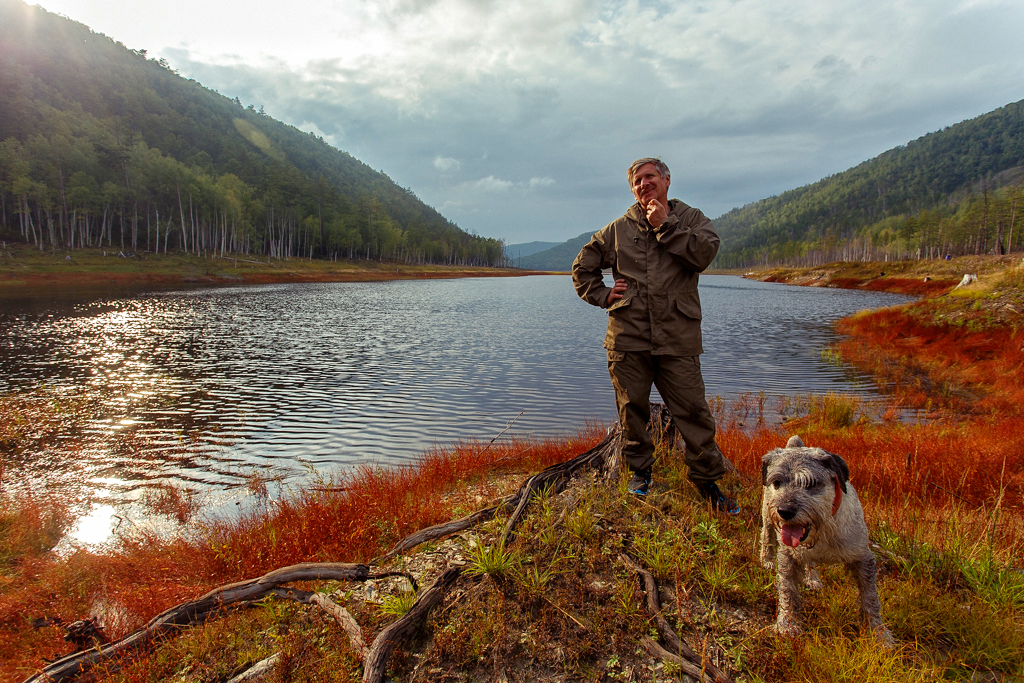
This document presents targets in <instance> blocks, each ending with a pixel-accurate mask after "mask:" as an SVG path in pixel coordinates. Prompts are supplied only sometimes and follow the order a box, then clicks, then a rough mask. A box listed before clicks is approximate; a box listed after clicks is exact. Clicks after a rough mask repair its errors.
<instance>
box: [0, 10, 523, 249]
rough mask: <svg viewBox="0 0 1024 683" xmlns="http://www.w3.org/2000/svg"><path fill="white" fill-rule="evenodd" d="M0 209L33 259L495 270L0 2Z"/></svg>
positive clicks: (276, 139)
mask: <svg viewBox="0 0 1024 683" xmlns="http://www.w3.org/2000/svg"><path fill="white" fill-rule="evenodd" d="M0 200H2V201H0V234H2V235H3V236H4V238H5V239H23V240H25V241H28V242H31V243H32V244H35V245H38V246H39V247H40V248H47V249H51V248H52V249H69V248H76V247H80V246H98V245H100V244H102V245H104V246H108V245H109V246H116V247H117V248H119V249H125V250H132V251H156V250H158V249H160V250H163V251H167V250H168V249H172V250H182V251H186V252H190V253H200V254H212V253H225V252H236V253H237V252H245V253H253V254H260V255H269V256H274V257H279V258H288V257H296V256H302V257H320V258H335V257H338V256H350V257H361V258H372V259H384V258H388V259H401V260H405V261H417V262H431V263H455V264H467V265H502V264H504V263H505V258H504V254H503V253H502V247H501V243H500V241H498V240H495V239H487V238H483V237H478V236H475V235H470V234H467V233H466V232H464V231H462V230H460V229H459V228H458V226H456V225H455V224H453V223H452V222H450V221H448V220H447V219H446V218H445V217H444V216H442V215H441V214H439V213H438V212H437V211H435V210H434V209H433V208H431V207H429V206H427V205H426V204H424V203H423V202H421V201H420V200H419V199H418V198H417V197H416V196H415V195H413V193H412V192H411V191H410V190H407V189H404V188H402V187H399V186H398V185H396V184H395V183H394V182H393V181H392V180H391V179H390V178H388V177H387V176H386V175H385V174H384V173H382V172H377V171H375V170H373V169H371V168H370V167H369V166H367V165H366V164H364V163H362V162H360V161H359V160H357V159H355V158H353V157H352V156H350V155H349V154H347V153H345V152H341V151H339V150H337V149H335V148H333V147H331V146H330V145H328V144H327V143H325V142H324V140H323V139H322V138H318V137H316V136H314V135H312V134H310V133H304V132H302V131H300V130H298V129H296V128H294V127H292V126H288V125H286V124H284V123H281V122H279V121H276V120H274V119H272V118H270V117H269V116H267V115H265V114H264V113H263V112H262V108H261V110H260V111H257V110H256V109H255V107H253V106H252V105H250V106H248V107H245V106H243V105H242V103H241V102H240V101H238V100H237V99H235V100H231V99H228V98H227V97H224V96H222V95H220V94H218V93H216V92H214V91H212V90H209V89H208V88H204V87H203V86H202V85H201V84H199V83H197V82H195V81H193V80H186V79H184V78H182V77H181V76H179V75H178V74H177V73H176V72H175V71H173V70H172V69H170V67H169V66H168V65H167V64H166V62H164V61H163V60H159V61H157V60H154V59H150V58H149V57H148V56H147V54H146V52H145V50H129V49H127V48H126V47H125V46H124V45H122V44H121V43H118V42H115V41H114V40H113V39H111V38H108V37H106V36H104V35H102V34H99V33H94V32H93V31H91V30H90V29H89V28H88V27H86V26H84V25H82V24H80V23H77V22H74V21H72V20H70V19H67V18H65V17H62V16H59V15H56V14H51V13H49V12H47V11H45V10H43V9H41V8H39V7H30V6H28V5H26V4H25V3H23V2H20V0H0Z"/></svg>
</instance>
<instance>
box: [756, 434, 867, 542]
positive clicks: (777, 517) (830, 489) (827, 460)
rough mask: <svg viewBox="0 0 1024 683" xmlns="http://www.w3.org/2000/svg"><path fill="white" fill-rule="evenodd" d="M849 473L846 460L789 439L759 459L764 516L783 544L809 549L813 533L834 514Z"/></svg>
mask: <svg viewBox="0 0 1024 683" xmlns="http://www.w3.org/2000/svg"><path fill="white" fill-rule="evenodd" d="M849 479H850V470H849V468H848V467H847V465H846V461H845V460H843V458H842V457H840V456H838V455H836V454H835V453H829V452H828V451H826V450H824V449H823V448H807V447H806V446H804V444H803V441H802V440H801V439H800V437H796V436H794V437H792V438H790V440H789V441H788V442H787V443H786V447H785V448H776V449H775V450H773V451H770V452H768V453H765V455H764V457H762V458H761V484H762V486H763V487H764V489H763V494H764V506H763V508H764V513H765V515H766V516H767V517H768V519H769V520H770V521H771V523H772V524H774V525H775V527H776V529H777V531H778V535H779V539H780V540H781V541H782V542H783V544H785V545H787V546H789V547H791V548H796V547H798V546H800V545H801V544H805V545H807V546H808V547H809V546H812V545H813V544H814V542H815V540H816V537H817V531H818V530H819V529H820V528H821V526H822V525H823V524H826V523H827V522H828V520H829V518H830V517H831V516H833V515H834V514H835V512H836V509H837V507H838V504H839V502H841V493H840V492H842V493H846V492H847V488H846V484H847V482H848V481H849Z"/></svg>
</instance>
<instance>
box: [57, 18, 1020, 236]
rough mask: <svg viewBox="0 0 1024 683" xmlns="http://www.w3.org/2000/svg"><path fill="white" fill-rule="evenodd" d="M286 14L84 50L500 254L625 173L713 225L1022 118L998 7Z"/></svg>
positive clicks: (608, 205)
mask: <svg viewBox="0 0 1024 683" xmlns="http://www.w3.org/2000/svg"><path fill="white" fill-rule="evenodd" d="M43 1H44V2H45V0H43ZM295 1H296V3H297V4H295V5H294V10H290V9H286V8H285V6H284V5H283V4H282V5H280V6H278V5H276V4H270V5H269V7H268V8H267V10H266V11H261V12H260V13H252V12H251V11H249V9H248V6H247V5H245V4H243V3H241V1H240V0H224V1H223V2H221V3H205V4H204V3H198V2H195V1H194V0H178V1H177V2H176V3H174V4H173V6H172V7H173V9H174V12H176V13H180V14H182V15H183V16H188V18H189V21H188V22H187V24H188V26H189V27H190V28H189V29H188V30H187V31H186V30H184V29H182V30H177V29H176V31H177V32H176V33H175V34H174V35H173V36H171V37H169V38H163V39H162V40H164V42H162V43H161V42H159V41H160V40H161V38H160V36H159V35H157V34H147V36H148V37H147V38H146V40H145V42H139V40H132V39H130V38H131V37H130V36H127V35H122V33H121V30H122V29H123V31H126V32H127V31H157V30H161V27H162V26H165V25H167V26H171V27H177V26H179V25H181V23H182V20H180V17H178V16H177V14H175V13H172V10H171V9H168V4H167V3H165V4H163V5H153V6H152V7H151V10H150V11H152V12H154V13H156V14H153V15H146V16H143V14H142V13H141V10H140V9H139V7H138V6H136V5H133V6H132V8H131V9H130V10H128V11H127V12H121V14H123V15H125V18H124V19H123V20H119V21H123V24H122V25H121V27H119V28H117V30H116V31H115V30H114V29H112V28H111V27H110V26H99V27H98V28H99V29H100V30H104V31H106V32H108V33H109V34H110V35H114V36H115V37H116V38H117V39H119V40H122V41H123V42H125V43H126V44H129V45H131V46H132V47H146V48H149V49H150V51H151V52H150V53H151V54H154V55H159V56H162V57H166V58H167V59H168V61H170V63H171V65H172V66H173V67H174V68H176V69H179V70H180V71H181V73H182V74H183V75H186V76H188V77H191V78H195V79H197V80H199V81H200V82H202V83H204V84H206V85H208V86H210V87H213V88H216V89H217V90H219V91H220V92H222V93H224V94H225V95H228V96H229V97H234V96H238V97H240V98H241V100H242V101H243V102H245V103H247V104H248V103H253V104H256V106H257V107H258V106H260V105H261V104H262V105H263V106H264V107H265V108H266V110H267V112H268V113H270V114H271V115H272V116H275V117H276V118H280V119H283V120H285V121H286V122H289V123H293V124H296V125H300V127H302V129H303V130H311V131H314V132H316V134H317V135H322V136H323V137H324V138H325V139H326V140H328V141H330V142H331V143H332V144H335V145H336V146H338V147H339V148H341V149H344V150H346V151H348V152H350V153H351V154H353V155H354V156H355V157H357V158H359V159H361V160H362V161H364V162H366V163H367V164H369V165H370V166H371V167H373V168H380V169H384V170H385V171H386V172H387V173H388V174H389V175H390V176H391V177H392V178H394V179H395V181H396V182H398V184H400V185H401V186H403V187H410V188H412V189H413V191H415V192H416V194H417V195H418V196H420V197H421V198H423V199H424V200H425V201H427V202H428V203H430V204H432V205H434V206H437V207H441V209H442V210H443V211H444V212H445V215H447V216H448V217H449V218H452V219H453V220H455V221H457V222H459V224H460V225H461V226H462V227H463V228H466V229H471V230H474V231H476V232H477V233H479V234H482V235H486V236H492V237H504V238H506V239H508V240H509V241H510V242H525V241H530V240H532V239H553V238H557V237H564V238H568V237H572V236H575V235H578V234H580V233H581V232H584V231H585V230H588V229H596V228H598V227H600V226H601V225H604V224H606V223H607V222H608V221H609V220H611V219H613V218H615V217H616V216H618V215H620V214H621V212H622V211H623V210H624V209H625V208H626V207H627V206H628V205H629V204H630V203H631V201H632V195H631V194H630V192H629V188H628V186H627V184H626V180H625V170H626V168H627V167H628V165H629V163H630V162H631V161H632V160H633V159H636V158H639V157H643V156H660V157H662V158H663V159H665V161H666V162H667V163H668V164H669V167H670V168H671V169H672V190H673V193H674V194H676V196H679V197H680V198H682V199H684V200H685V201H687V203H690V204H692V205H694V206H698V207H699V208H701V209H703V210H704V211H705V213H707V214H709V215H711V216H716V215H719V214H721V213H724V212H725V211H728V210H729V209H730V208H732V207H734V206H738V205H742V204H744V203H746V202H749V201H754V200H757V199H760V198H762V197H765V196H769V195H772V194H777V193H779V192H782V191H784V190H786V189H790V188H791V187H794V186H796V185H800V184H804V183H808V182H814V181H815V180H818V179H819V178H821V177H823V176H825V175H828V174H831V173H835V172H838V171H842V170H844V169H846V168H848V167H850V166H853V165H855V164H857V163H859V162H861V161H863V160H865V159H868V158H870V157H873V156H875V155H877V154H879V153H880V152H882V151H884V150H886V149H888V148H891V147H893V146H895V145H897V144H902V143H905V142H907V141H908V140H911V139H914V138H916V137H918V136H920V135H922V134H924V133H926V132H929V131H932V130H937V129H939V128H941V127H942V126H945V125H949V124H952V123H956V122H958V121H961V120H963V119H965V118H969V117H971V116H976V115H979V114H982V113H984V112H986V111H989V110H991V109H993V108H995V107H998V106H1001V105H1003V104H1006V103H1007V102H1011V101H1016V100H1018V99H1021V98H1022V97H1024V87H1022V86H1021V85H1020V84H1021V83H1024V41H1020V40H1019V37H1018V36H1017V35H1016V34H1017V33H1018V28H1019V27H1020V26H1022V25H1024V4H1022V3H1010V2H1003V1H1001V0H903V1H902V2H899V3H892V2H888V1H887V0H835V1H834V2H829V3H822V2H820V0H791V1H790V2H786V3H779V2H774V1H772V0H702V2H701V3H700V4H694V3H661V2H647V1H640V0H565V1H564V2H559V3H554V4H540V3H534V2H528V1H526V0H504V1H503V2H500V3H499V2H491V1H487V0H387V1H381V2H355V0H337V1H336V2H333V3H319V2H313V1H312V0H295ZM55 2H57V3H60V4H61V5H62V6H61V7H57V9H58V10H59V11H62V12H65V13H66V14H68V15H69V16H72V17H73V18H76V19H79V20H82V21H85V22H86V23H90V20H89V18H88V17H86V16H81V15H80V14H79V13H78V12H77V9H76V7H73V6H74V5H76V3H82V4H81V5H77V7H81V8H87V7H93V6H108V5H109V8H108V11H109V12H110V15H109V16H114V15H115V14H116V8H115V5H116V3H114V0H91V2H90V3H86V2H85V0H55ZM104 3H105V4H104ZM213 5H216V7H213ZM146 7H149V6H148V5H147V6H146ZM289 7H292V6H289ZM89 11H95V10H89ZM160 13H163V14H160ZM253 14H258V15H260V16H255V17H254V16H252V15H253ZM105 16H106V15H105ZM225 16H231V17H233V21H232V22H227V21H221V19H223V18H224V17H225ZM162 22H163V23H162ZM268 26H269V27H270V28H269V29H268ZM266 30H269V33H268V32H265V31H266ZM261 31H264V32H262V33H261ZM183 35H188V36H189V42H188V44H185V45H183V44H182V43H181V36H183ZM260 35H274V40H273V41H266V40H254V38H253V36H260ZM140 40H141V39H140ZM270 51H273V52H270ZM318 131H319V132H318ZM438 150H444V152H443V154H439V153H438ZM474 178H475V179H476V180H467V179H474ZM555 179H557V188H558V191H557V192H553V191H550V189H551V188H552V187H555V186H556V185H555Z"/></svg>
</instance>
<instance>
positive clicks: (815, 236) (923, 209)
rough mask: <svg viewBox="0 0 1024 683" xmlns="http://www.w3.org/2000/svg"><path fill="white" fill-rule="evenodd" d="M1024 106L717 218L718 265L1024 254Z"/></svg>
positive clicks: (952, 128)
mask: <svg viewBox="0 0 1024 683" xmlns="http://www.w3.org/2000/svg"><path fill="white" fill-rule="evenodd" d="M1022 166H1024V101H1020V102H1016V103H1013V104H1008V105H1006V106H1005V107H1001V108H1000V109H997V110H995V111H992V112H989V113H988V114H984V115H982V116H979V117H977V118H974V119H971V120H969V121H964V122H962V123H959V124H956V125H953V126H948V127H947V128H945V129H943V130H941V131H938V132H935V133H930V134H928V135H925V136H923V137H921V138H918V139H917V140H914V141H913V142H910V143H908V144H906V145H904V146H901V147H897V148H895V149H891V150H889V151H887V152H885V153H883V154H881V155H879V156H877V157H875V158H874V159H871V160H869V161H865V162H864V163H862V164H860V165H858V166H855V167H854V168H851V169H849V170H847V171H844V172H842V173H837V174H835V175H832V176H829V177H827V178H824V179H822V180H819V181H818V182H816V183H813V184H811V185H806V186H804V187H800V188H797V189H795V190H790V191H788V192H784V193H783V194H781V195H778V196H776V197H770V198H768V199H763V200H761V201H758V202H754V203H752V204H748V205H746V206H744V207H741V208H738V209H733V210H732V211H730V212H728V213H726V214H724V215H723V216H721V217H719V218H717V219H716V220H715V226H716V227H717V228H718V231H719V233H720V234H721V237H722V250H721V252H720V253H719V256H718V260H717V261H716V264H715V265H716V266H717V267H722V268H729V267H744V266H752V265H769V264H782V263H789V264H792V265H818V264H821V263H827V262H831V261H861V260H863V261H874V260H877V261H881V260H901V259H920V258H944V257H945V255H947V254H949V255H952V256H959V255H967V254H1006V253H1010V252H1016V251H1021V250H1024V235H1022V234H1021V233H1022V230H1021V228H1022V221H1021V216H1020V214H1021V209H1022V208H1024V189H1022V187H1021V179H1022V178H1024V169H1022Z"/></svg>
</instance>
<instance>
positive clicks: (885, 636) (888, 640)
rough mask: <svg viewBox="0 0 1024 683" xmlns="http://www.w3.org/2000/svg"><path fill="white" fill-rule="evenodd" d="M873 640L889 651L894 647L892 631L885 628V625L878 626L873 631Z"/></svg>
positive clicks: (894, 639) (894, 640)
mask: <svg viewBox="0 0 1024 683" xmlns="http://www.w3.org/2000/svg"><path fill="white" fill-rule="evenodd" d="M872 630H873V631H874V636H875V640H877V641H878V644H879V645H881V646H882V647H884V648H886V649H888V650H891V649H893V648H894V647H896V638H895V637H894V636H893V635H892V631H890V630H889V629H888V628H886V626H885V624H879V625H878V626H876V627H875V628H874V629H872Z"/></svg>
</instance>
